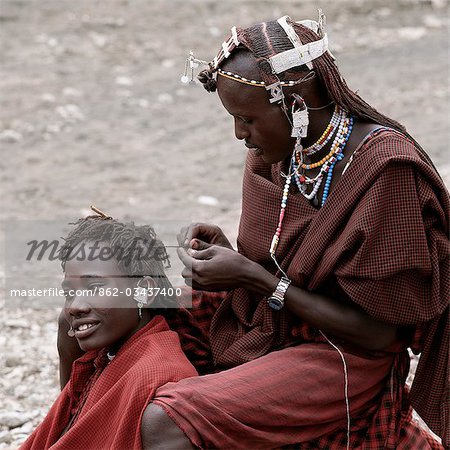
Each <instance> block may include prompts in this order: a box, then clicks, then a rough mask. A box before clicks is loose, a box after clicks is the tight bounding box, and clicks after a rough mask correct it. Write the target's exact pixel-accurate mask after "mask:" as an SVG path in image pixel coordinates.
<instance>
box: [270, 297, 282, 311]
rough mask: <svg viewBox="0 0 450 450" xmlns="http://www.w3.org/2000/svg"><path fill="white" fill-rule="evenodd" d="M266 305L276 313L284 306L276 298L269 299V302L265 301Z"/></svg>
mask: <svg viewBox="0 0 450 450" xmlns="http://www.w3.org/2000/svg"><path fill="white" fill-rule="evenodd" d="M267 303H268V305H269V306H270V307H271V308H272V309H275V310H276V311H279V310H280V309H281V308H283V306H284V302H283V301H281V300H280V299H278V298H276V297H270V298H269V300H267Z"/></svg>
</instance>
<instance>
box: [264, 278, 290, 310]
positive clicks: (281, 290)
mask: <svg viewBox="0 0 450 450" xmlns="http://www.w3.org/2000/svg"><path fill="white" fill-rule="evenodd" d="M290 284H291V280H290V279H289V278H286V277H282V278H281V280H280V281H279V282H278V284H277V287H276V288H275V291H274V292H273V294H272V295H271V296H270V297H269V298H268V299H267V304H268V305H269V306H270V307H271V308H272V309H275V310H276V311H279V310H280V309H282V308H283V306H284V295H285V294H286V291H287V288H288V287H289V285H290Z"/></svg>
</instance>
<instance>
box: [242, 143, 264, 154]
mask: <svg viewBox="0 0 450 450" xmlns="http://www.w3.org/2000/svg"><path fill="white" fill-rule="evenodd" d="M245 146H246V147H247V148H248V149H249V150H252V151H253V153H254V154H255V155H256V156H261V155H262V154H263V153H264V152H263V151H262V150H261V149H260V148H259V147H256V146H255V145H253V144H250V143H248V142H246V143H245Z"/></svg>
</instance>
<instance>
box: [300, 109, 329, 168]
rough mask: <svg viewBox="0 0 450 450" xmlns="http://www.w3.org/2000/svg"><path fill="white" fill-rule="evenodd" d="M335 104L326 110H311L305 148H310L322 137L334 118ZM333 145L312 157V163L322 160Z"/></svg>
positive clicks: (327, 146)
mask: <svg viewBox="0 0 450 450" xmlns="http://www.w3.org/2000/svg"><path fill="white" fill-rule="evenodd" d="M334 108H335V104H334V103H333V104H331V105H329V106H328V107H327V108H325V109H320V110H318V111H317V110H309V126H308V136H307V137H305V138H304V139H302V145H303V147H304V148H307V147H310V146H311V145H313V144H314V143H315V142H317V140H318V139H319V138H320V136H322V134H323V132H324V131H325V129H326V128H327V126H328V124H329V123H330V120H331V117H332V116H333V112H334ZM330 145H331V143H328V144H327V145H326V146H325V147H324V148H323V149H322V150H320V151H318V152H317V153H315V154H314V155H312V156H311V162H316V161H319V160H321V159H322V158H323V157H324V156H325V155H326V154H327V153H328V151H329V149H330Z"/></svg>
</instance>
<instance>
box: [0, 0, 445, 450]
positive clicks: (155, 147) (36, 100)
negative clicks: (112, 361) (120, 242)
mask: <svg viewBox="0 0 450 450" xmlns="http://www.w3.org/2000/svg"><path fill="white" fill-rule="evenodd" d="M319 6H320V7H322V8H323V9H324V11H325V13H326V14H327V18H328V30H329V35H330V41H331V44H330V46H331V49H332V51H333V53H334V54H335V55H336V56H337V60H338V64H339V67H340V68H341V70H342V73H343V75H344V77H345V78H346V79H347V81H348V83H349V85H350V86H351V87H352V88H353V89H355V90H356V89H358V90H359V93H360V95H362V96H363V97H364V98H365V99H367V100H368V101H369V102H370V103H372V104H373V105H374V106H376V107H377V108H378V109H380V110H381V111H383V112H384V113H386V114H388V115H390V116H392V117H394V118H395V119H397V120H399V121H401V122H402V123H404V124H405V125H406V126H407V128H408V130H409V131H410V133H411V134H412V135H413V136H414V137H416V139H417V140H418V141H419V142H420V143H421V144H422V145H423V147H424V148H425V149H426V150H427V152H428V153H429V154H430V155H431V157H432V158H433V160H434V161H435V163H436V165H437V166H438V168H439V170H440V172H441V174H442V175H443V176H444V178H445V179H446V180H447V185H449V184H450V183H449V181H450V164H449V163H448V156H449V131H448V130H449V84H448V83H449V71H448V63H449V62H448V61H449V58H448V57H449V47H448V2H447V1H445V0H433V1H429V0H401V1H392V0H384V1H382V0H348V1H346V0H340V1H336V0H335V1H329V0H328V1H326V0H324V1H322V2H320V3H319V2H316V1H302V2H297V1H239V2H238V1H222V2H218V1H217V2H211V1H200V0H197V1H195V0H191V1H189V0H187V1H162V0H160V1H157V0H133V1H131V0H130V1H119V0H108V1H103V2H91V1H87V0H78V1H70V2H69V1H61V0H53V1H46V0H39V1H37V0H36V1H32V0H27V1H25V0H15V1H8V0H1V2H0V54H1V64H0V155H1V158H0V192H1V201H2V208H1V211H0V214H1V215H0V218H1V220H2V221H3V225H4V224H5V223H6V222H7V221H10V220H12V219H19V220H38V219H45V220H48V219H55V218H71V219H75V218H78V217H81V216H83V215H85V214H86V213H87V208H88V207H89V205H90V204H92V203H94V204H96V205H97V206H99V207H101V208H104V209H105V210H106V211H107V212H108V213H109V214H111V215H112V216H114V217H117V218H121V219H133V220H135V221H137V222H146V223H148V222H152V221H154V220H159V219H180V218H181V219H184V220H188V221H190V220H194V221H199V220H202V221H209V222H214V223H217V224H219V225H221V226H222V227H223V229H224V230H225V231H226V232H227V233H228V235H229V236H230V237H231V238H232V239H235V237H236V234H237V222H238V218H239V210H240V189H241V177H242V166H243V161H244V158H245V152H246V149H245V147H244V146H243V145H242V143H240V142H238V141H236V140H235V138H234V134H233V127H232V121H231V120H230V118H229V116H228V115H227V113H226V112H225V111H224V110H223V109H222V108H221V106H220V104H219V101H218V99H217V96H216V95H215V94H208V93H206V91H204V90H203V88H202V87H201V86H184V85H182V84H181V83H180V81H179V80H180V76H181V75H182V73H183V70H184V60H185V57H186V56H187V54H188V52H189V50H191V49H193V50H195V54H196V56H198V57H200V58H202V59H208V60H209V59H212V58H213V57H214V56H215V54H216V52H217V50H218V48H219V45H220V44H221V42H222V40H223V39H224V38H225V36H226V35H227V34H228V30H229V29H230V28H231V26H233V25H239V26H246V25H250V24H252V23H255V22H258V21H261V20H266V19H272V18H277V17H280V16H281V15H284V14H289V15H290V16H291V17H292V18H295V19H297V20H300V19H303V18H316V14H317V13H316V10H317V7H319ZM4 238H5V236H4ZM6 239H7V236H6ZM0 256H1V255H0ZM7 264H8V261H5V260H4V258H2V259H0V277H1V276H2V275H4V273H5V267H6V265H7ZM25 287H27V288H30V287H32V286H24V288H25ZM25 306H26V301H24V308H20V309H14V310H13V309H10V308H5V307H4V308H3V310H2V316H1V319H0V324H1V327H2V328H1V337H0V339H1V341H0V345H1V348H2V349H3V350H2V352H1V353H2V360H1V367H0V371H1V382H0V389H1V392H0V395H1V404H2V406H1V407H0V448H15V447H17V445H18V443H20V442H21V441H22V440H23V439H24V438H25V437H26V436H27V435H28V434H29V433H30V431H31V430H32V429H33V428H34V426H35V425H36V424H37V423H38V422H39V421H40V420H41V419H42V418H43V417H44V415H45V413H46V411H47V410H48V408H49V406H50V405H51V403H52V401H53V400H54V398H55V397H56V396H57V393H58V378H57V354H56V324H55V319H56V317H57V311H56V310H55V309H50V310H43V311H42V310H41V311H39V312H36V311H33V310H32V309H27V308H26V307H25Z"/></svg>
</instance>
